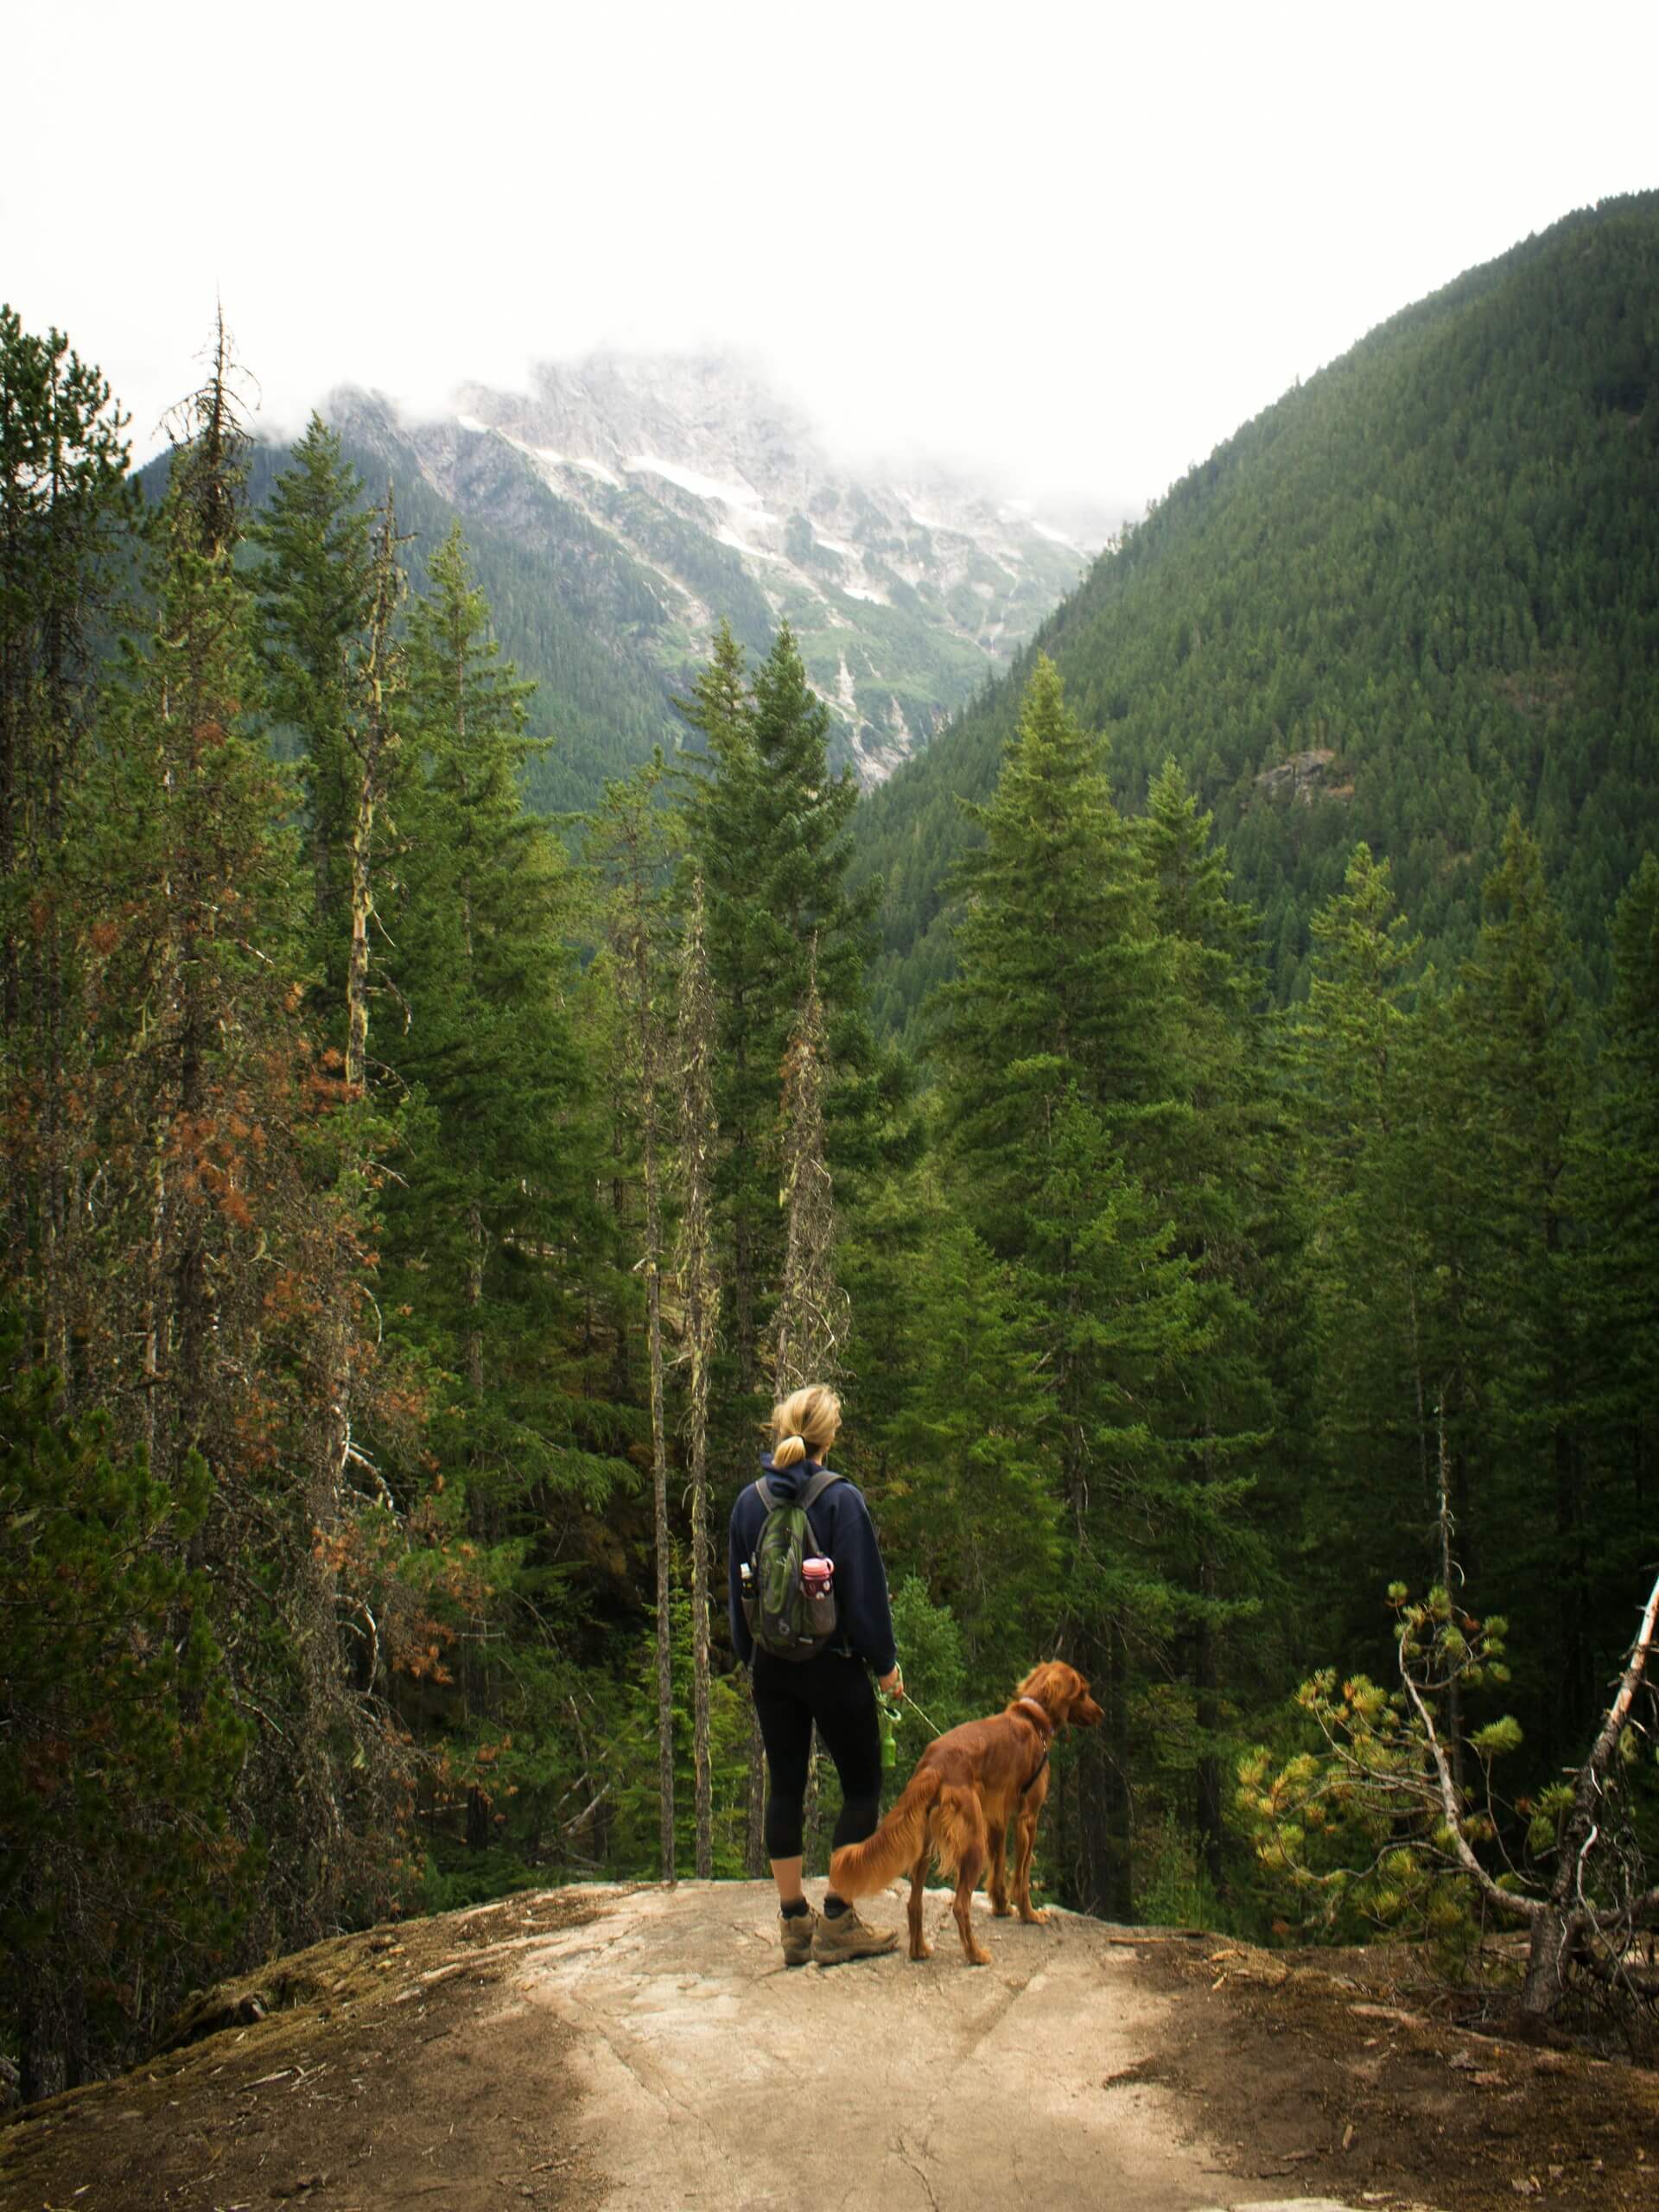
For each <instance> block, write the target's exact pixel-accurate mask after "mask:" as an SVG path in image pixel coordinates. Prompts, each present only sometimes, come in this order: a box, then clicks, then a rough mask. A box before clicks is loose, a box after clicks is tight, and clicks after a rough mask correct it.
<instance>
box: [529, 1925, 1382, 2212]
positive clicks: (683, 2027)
mask: <svg viewBox="0 0 1659 2212" xmlns="http://www.w3.org/2000/svg"><path fill="white" fill-rule="evenodd" d="M596 1902H597V1899H596ZM863 1910H864V1914H865V1917H866V1918H867V1919H868V1920H871V1921H872V1922H873V1923H875V1924H876V1925H883V1924H891V1925H893V1926H897V1927H899V1928H900V1929H901V1930H902V1926H903V1903H902V1892H900V1891H891V1892H889V1893H887V1895H885V1896H883V1897H878V1898H875V1899H874V1900H867V1901H866V1904H865V1905H864V1907H863ZM976 1910H983V1911H984V1913H985V1917H986V1923H987V1925H986V1934H985V1940H986V1942H987V1943H988V1947H989V1948H990V1950H991V1953H992V1959H993V1963H992V1964H991V1965H990V1966H989V1967H980V1968H973V1967H969V1966H968V1965H967V1964H966V1962H965V1961H964V1960H963V1956H962V1953H961V1949H960V1947H959V1945H958V1943H957V1936H956V1930H955V1927H954V1925H953V1924H952V1923H951V1922H950V1917H949V1908H948V1904H947V1900H946V1897H945V1895H944V1892H940V1893H938V1895H937V1896H931V1897H930V1898H929V1900H928V1925H929V1934H930V1939H931V1941H932V1942H934V1944H935V1952H934V1955H933V1957H932V1958H931V1960H928V1961H924V1962H920V1963H917V1964H912V1962H911V1961H909V1960H908V1959H907V1958H906V1956H905V1955H904V1949H903V1938H902V1934H901V1937H900V1948H899V1950H898V1951H896V1952H894V1953H893V1954H891V1955H888V1956H887V1957H883V1958H879V1959H872V1960H862V1961H855V1962H850V1963H848V1964H844V1965H840V1966H836V1967H827V1968H826V1967H816V1966H808V1967H801V1968H796V1969H791V1968H787V1967H785V1965H784V1964H783V1961H782V1956H781V1954H780V1952H779V1946H778V1936H777V1916H776V1910H775V1901H774V1899H773V1896H772V1889H771V1885H770V1884H761V1883H731V1882H722V1883H697V1882H686V1883H682V1884H680V1885H678V1887H677V1888H676V1889H673V1890H647V1891H631V1892H619V1893H617V1894H616V1895H615V1897H614V1899H613V1901H612V1902H609V1903H607V1904H601V1910H600V1911H599V1912H598V1914H597V1915H596V1916H595V1917H594V1919H592V1920H590V1921H588V1923H585V1924H584V1925H582V1926H580V1927H575V1928H572V1929H569V1930H568V1931H566V1932H564V1933H563V1934H561V1935H558V1936H554V1937H553V1938H552V1939H551V1940H550V1941H549V1942H545V1943H543V1944H539V1945H538V1946H537V1948H535V1950H534V1951H533V1952H530V1953H527V1954H526V1955H525V1956H524V1964H523V1967H522V1968H521V1969H520V1971H519V1972H518V1974H517V1975H516V1976H515V1978H514V1988H513V1993H512V1997H511V1999H509V2002H510V2004H511V2005H513V2006H515V2007H516V2006H523V2007H524V2008H527V2009H528V2010H530V2011H531V2012H544V2013H546V2014H548V2015H550V2016H551V2018H553V2019H554V2020H556V2022H557V2023H558V2024H560V2026H561V2027H562V2028H563V2029H564V2030H565V2031H568V2038H567V2040H566V2049H567V2051H568V2059H567V2063H568V2065H569V2068H570V2069H572V2072H573V2074H574V2076H575V2086H576V2087H578V2088H579V2089H580V2091H581V2094H580V2097H579V2099H578V2101H577V2103H576V2106H575V2114H574V2120H573V2126H574V2128H575V2134H576V2137H577V2139H578V2142H579V2145H580V2148H581V2151H582V2155H583V2163H584V2164H585V2166H586V2167H587V2169H588V2173H589V2175H590V2177H592V2179H593V2181H594V2184H595V2187H596V2190H597V2192H598V2193H597V2196H596V2202H598V2203H599V2204H601V2205H602V2206H603V2207H605V2208H606V2212H662V2208H664V2207H667V2206H679V2205H685V2206H696V2205H709V2206H719V2207H721V2208H722V2212H749V2208H760V2207H762V2206H764V2207H767V2208H772V2212H829V2208H838V2207H842V2206H845V2207H848V2208H849V2212H850V2208H855V2207H858V2208H861V2207H877V2206H879V2207H880V2208H881V2212H912V2208H914V2209H915V2212H951V2209H952V2208H957V2207H963V2208H966V2207H973V2208H975V2212H1002V2208H1009V2209H1010V2212H1012V2208H1016V2207H1017V2208H1020V2212H1024V2208H1026V2207H1027V2206H1030V2205H1034V2204H1041V2205H1047V2206H1061V2207H1068V2206H1076V2207H1083V2206H1090V2207H1093V2206H1122V2207H1124V2208H1135V2212H1207V2209H1208V2208H1217V2212H1218V2209H1219V2208H1221V2207H1227V2208H1230V2207H1232V2206H1235V2205H1243V2204H1251V2205H1255V2206H1257V2207H1262V2208H1267V2207H1272V2206H1274V2205H1281V2206H1282V2205H1285V2204H1287V2203H1295V2204H1297V2205H1299V2206H1300V2207H1301V2208H1302V2212H1321V2208H1324V2212H1339V2208H1338V2207H1337V2205H1336V2203H1335V2201H1334V2200H1332V2199H1330V2198H1328V2197H1321V2196H1305V2197H1294V2198H1287V2197H1286V2196H1284V2195H1283V2193H1282V2187H1281V2188H1280V2189H1278V2190H1274V2189H1273V2188H1271V2187H1269V2188H1261V2187H1258V2188H1256V2189H1255V2190H1252V2189H1251V2188H1250V2186H1249V2184H1247V2183H1240V2182H1238V2181H1237V2180H1236V2179H1229V2177H1227V2176H1226V2175H1225V2174H1224V2171H1222V2168H1221V2165H1220V2163H1219V2161H1218V2159H1217V2156H1216V2155H1215V2153H1214V2152H1212V2151H1211V2149H1210V2148H1209V2146H1208V2145H1206V2144H1205V2141H1204V2140H1203V2139H1202V2138H1201V2137H1199V2136H1197V2135H1195V2134H1194V2133H1192V2128H1191V2126H1190V2123H1189V2121H1188V2120H1187V2119H1186V2118H1185V2114H1184V2111H1183V2108H1182V2107H1180V2106H1179V2105H1178V2103H1177V2101H1176V2100H1175V2099H1174V2098H1173V2096H1171V2095H1170V2094H1168V2093H1167V2092H1166V2091H1165V2090H1162V2089H1160V2088H1156V2087H1154V2086H1152V2085H1150V2084H1148V2083H1147V2082H1145V2081H1143V2080H1141V2079H1138V2078H1137V2073H1138V2069H1140V2067H1141V2063H1142V2062H1143V2061H1144V2060H1145V2058H1146V2056H1147V2053H1148V2051H1149V2050H1151V2049H1152V2048H1153V2047H1154V2044H1156V2043H1157V2041H1158V2040H1159V2038H1160V2036H1161V2035H1162V2033H1163V2031H1164V2030H1165V2027H1166V2020H1165V2018H1164V2017H1163V2016H1164V2014H1165V2013H1166V2012H1167V2010H1168V2007H1169V2001H1170V2000H1169V1999H1168V1998H1167V1997H1166V1996H1165V1995H1163V1994H1161V1993H1158V1992H1155V1991H1154V1990H1153V1989H1151V1988H1150V1987H1148V1986H1147V1983H1146V1981H1145V1979H1144V1978H1143V1977H1141V1976H1140V1975H1138V1974H1137V1973H1136V1968H1135V1954H1134V1952H1133V1951H1132V1950H1131V1949H1129V1948H1123V1947H1122V1946H1115V1945H1114V1943H1113V1942H1112V1940H1111V1931H1110V1930H1109V1929H1107V1928H1106V1927H1104V1926H1103V1924H1102V1923H1098V1922H1094V1921H1088V1920H1084V1919H1081V1918H1078V1917H1076V1916H1072V1915H1071V1914H1069V1913H1063V1912H1056V1913H1055V1914H1054V1916H1053V1918H1052V1922H1051V1923H1050V1924H1049V1925H1048V1926H1047V1927H1046V1928H1026V1927H1021V1926H1020V1923H1018V1922H1017V1921H1013V1920H1009V1921H1001V1922H998V1921H994V1920H993V1919H992V1918H991V1916H990V1912H989V1908H988V1905H986V1904H984V1901H983V1900H982V1899H976ZM939 1923H943V1925H942V1926H941V1925H940V1924H939Z"/></svg>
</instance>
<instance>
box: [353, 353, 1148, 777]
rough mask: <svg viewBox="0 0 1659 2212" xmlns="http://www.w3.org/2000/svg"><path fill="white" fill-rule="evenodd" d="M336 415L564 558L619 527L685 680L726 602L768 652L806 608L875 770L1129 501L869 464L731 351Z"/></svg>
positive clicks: (1005, 646) (938, 720) (971, 681)
mask: <svg viewBox="0 0 1659 2212" xmlns="http://www.w3.org/2000/svg"><path fill="white" fill-rule="evenodd" d="M329 411H330V414H331V416H332V418H333V419H334V420H335V421H336V422H338V423H340V424H341V425H342V427H344V428H346V429H348V430H349V432H350V435H352V437H353V440H354V441H355V442H357V443H358V444H359V445H362V444H364V443H365V442H366V443H370V444H372V445H373V446H374V447H375V448H376V449H379V450H386V451H387V457H388V459H390V458H391V457H392V456H391V452H390V450H389V448H391V446H393V445H395V446H396V447H397V448H401V457H402V458H403V459H404V461H413V462H414V464H415V465H416V466H417V467H419V469H420V471H421V473H422V474H423V476H424V477H425V478H426V480H428V482H429V484H430V485H431V486H433V487H434V489H435V490H436V491H437V492H438V493H441V494H442V497H443V498H444V499H446V500H447V501H448V502H449V503H450V504H451V505H454V507H455V509H456V510H457V512H459V513H460V514H461V518H462V519H463V522H464V521H465V520H466V519H467V517H469V516H476V517H479V518H482V519H485V520H487V521H488V522H489V523H490V524H492V525H493V527H494V528H496V529H498V530H500V531H506V532H508V533H509V534H511V535H512V536H514V537H519V538H521V539H523V540H524V542H525V543H531V544H533V545H535V547H536V548H537V550H538V551H540V552H542V553H544V554H547V555H550V556H552V557H553V559H554V561H555V563H556V566H559V567H562V568H568V567H569V565H570V563H571V561H572V560H573V559H580V560H581V561H582V562H586V563H588V564H591V551H592V547H593V543H594V538H595V535H597V537H598V538H599V539H600V540H601V541H602V542H603V543H605V544H606V545H607V548H608V550H610V551H611V552H612V553H613V556H616V557H618V558H620V560H621V561H622V562H624V563H626V568H627V569H628V571H629V573H630V574H631V575H632V576H633V577H634V578H635V581H636V583H637V585H638V587H639V589H638V590H636V591H635V592H634V593H632V594H630V606H631V625H632V626H631V630H630V638H631V641H632V644H633V645H635V646H641V645H643V646H644V647H645V650H647V651H648V652H649V653H650V654H651V656H652V658H653V659H654V660H655V661H656V663H657V664H658V666H659V667H660V668H661V669H662V670H663V671H664V674H665V675H667V676H669V677H682V676H683V673H684V672H685V671H689V670H690V669H692V668H694V667H695V666H696V664H697V663H698V662H699V661H701V660H702V659H703V658H706V655H707V653H708V650H709V639H710V636H711V634H712V632H713V631H714V628H715V625H716V624H717V623H718V622H719V621H721V620H728V621H729V622H730V623H731V626H732V628H733V630H734V633H735V634H736V635H737V637H738V638H739V639H740V640H741V642H742V643H743V644H744V645H746V646H747V648H748V649H749V650H750V651H751V652H752V653H753V652H764V651H765V650H766V645H767V643H768V642H769V639H770V637H771V635H772V632H774V631H775V629H776V627H777V625H778V624H779V622H781V621H784V620H787V621H788V622H789V623H790V624H791V626H792V627H793V629H794V631H795V634H796V638H797V640H798V644H799V645H800V649H801V654H802V658H803V659H804V662H805V664H806V668H807V673H808V676H809V677H810V680H811V682H812V683H813V684H814V686H815V688H816V689H817V691H818V692H819V694H820V696H822V697H823V699H824V701H825V702H826V703H827V704H828V706H829V710H830V714H831V717H832V722H833V724H834V727H835V729H836V739H837V750H838V752H840V753H842V756H843V757H845V758H849V759H850V760H852V762H853V763H854V766H855V769H856V772H857V773H858V776H859V778H860V780H861V782H863V783H864V784H866V785H870V784H874V783H878V782H880V780H881V779H883V778H884V777H886V776H887V774H889V773H890V772H892V770H893V768H894V767H895V766H898V765H899V762H900V761H902V760H905V759H906V758H907V757H908V756H909V755H910V754H911V753H912V752H914V751H915V750H917V749H918V747H920V746H921V745H924V744H925V742H926V741H927V740H928V739H929V738H930V737H931V735H932V734H933V732H934V731H935V730H936V729H937V728H938V727H939V726H940V725H941V724H942V723H943V722H944V720H945V719H946V718H947V717H948V715H950V712H951V710H952V709H954V708H956V707H957V706H958V705H960V704H962V703H963V701H965V700H966V699H967V698H968V697H969V696H971V695H972V693H973V692H974V691H975V690H976V689H977V688H978V686H979V684H980V683H982V681H983V679H984V677H985V675H986V673H987V671H988V669H993V668H997V667H1001V666H1002V665H1003V664H1006V663H1007V661H1008V660H1009V659H1011V658H1012V657H1013V656H1014V653H1015V652H1017V651H1018V650H1019V648H1020V646H1021V645H1024V644H1025V642H1026V641H1027V639H1029V638H1030V637H1031V635H1032V634H1033V632H1034V631H1035V629H1036V628H1037V626H1038V625H1039V622H1040V621H1041V620H1043V618H1044V617H1045V616H1046V614H1047V613H1049V612H1050V611H1051V610H1052V607H1054V606H1055V605H1056V603H1057V602H1058V601H1059V599H1060V598H1061V597H1062V596H1063V595H1064V594H1065V593H1066V592H1067V591H1069V590H1070V589H1071V588H1072V587H1073V586H1074V585H1075V584H1076V582H1077V578H1078V575H1079V574H1080V573H1081V571H1082V569H1084V566H1085V565H1086V564H1087V563H1088V561H1089V559H1090V557H1091V556H1092V555H1093V554H1094V553H1095V552H1096V551H1097V550H1099V548H1100V547H1101V545H1103V543H1105V541H1106V539H1107V537H1109V535H1110V533H1111V531H1112V529H1113V527H1114V526H1115V524H1116V520H1117V519H1118V518H1116V517H1114V516H1112V515H1110V514H1109V513H1107V512H1105V511H1104V510H1103V509H1102V510H1100V511H1098V512H1096V511H1092V510H1090V508H1089V506H1088V505H1087V504H1086V503H1084V504H1082V505H1079V506H1078V507H1077V508H1076V509H1074V510H1073V511H1072V512H1071V514H1069V515H1068V516H1067V518H1065V522H1064V524H1057V523H1052V522H1050V521H1049V520H1047V519H1046V518H1045V516H1044V515H1043V514H1042V513H1041V512H1039V511H1037V510H1034V509H1033V508H1032V507H1031V506H1030V505H1027V504H1025V503H1022V502H1020V501H1018V500H1015V499H1001V498H998V497H996V496H995V495H993V494H991V493H987V492H985V491H983V490H981V489H978V488H976V487H975V486H971V485H969V484H967V483H964V482H963V480H960V479H959V478H957V477H955V476H952V475H951V474H949V473H948V472H946V471H944V470H941V469H937V468H934V469H928V470H925V471H924V470H918V469H911V470H900V469H887V468H878V467H854V466H851V465H849V464H848V463H846V462H844V461H840V460H838V459H837V458H836V457H835V456H834V455H832V454H830V453H829V452H828V451H827V450H826V448H825V447H824V445H823V442H822V441H821V439H820V438H819V436H818V435H817V432H816V430H815V429H814V428H813V426H812V425H811V424H810V423H809V422H807V421H806V420H805V418H804V416H801V415H800V414H799V413H798V411H797V410H794V409H793V408H791V406H790V405H789V404H787V403H786V402H785V401H784V400H782V399H781V398H779V396H778V395H777V394H776V393H775V392H773V391H770V390H769V389H768V388H767V387H766V385H765V383H764V382H763V381H762V380H761V379H760V377H759V376H758V375H757V374H756V372H754V371H753V369H752V368H750V367H748V366H747V365H744V364H743V363H741V362H736V361H733V360H731V359H726V358H723V357H719V356H714V355H702V356H690V355H658V356H629V355H620V354H608V353H607V354H597V355H594V356H591V357H590V358H588V359H586V360H583V361H579V362H574V363H561V364H550V365H545V366H543V368H541V369H540V370H539V371H538V372H537V374H536V377H535V378H534V381H533V387H532V389H531V391H529V392H527V393H526V392H505V391H493V390H491V389H488V388H486V387H485V386H483V385H468V386H467V387H465V388H463V390H462V391H461V392H460V393H458V394H457V396H456V401H455V412H454V415H453V416H450V417H449V418H448V419H447V420H444V421H436V422H433V421H429V422H421V423H404V422H400V421H398V420H397V418H396V416H393V415H392V414H391V411H390V410H388V409H386V408H385V406H384V405H382V404H380V403H378V402H376V401H372V400H370V399H368V398H367V397H365V395H362V394H355V393H341V394H337V395H336V396H335V398H334V402H333V403H332V404H331V407H330V410H329ZM582 546H586V547H587V548H588V552H587V553H585V554H582V555H580V556H578V555H576V554H575V552H574V551H573V549H574V548H577V547H582ZM641 594H643V597H644V601H645V612H644V613H643V614H642V613H641Z"/></svg>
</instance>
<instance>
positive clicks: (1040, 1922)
mask: <svg viewBox="0 0 1659 2212" xmlns="http://www.w3.org/2000/svg"><path fill="white" fill-rule="evenodd" d="M1020 1919H1021V1920H1023V1921H1024V1922H1025V1923H1026V1925H1027V1928H1046V1927H1047V1925H1048V1915H1047V1913H1046V1912H1045V1911H1044V1910H1042V1909H1041V1907H1039V1908H1038V1909H1037V1910H1035V1911H1033V1912H1022V1913H1021V1914H1020Z"/></svg>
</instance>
